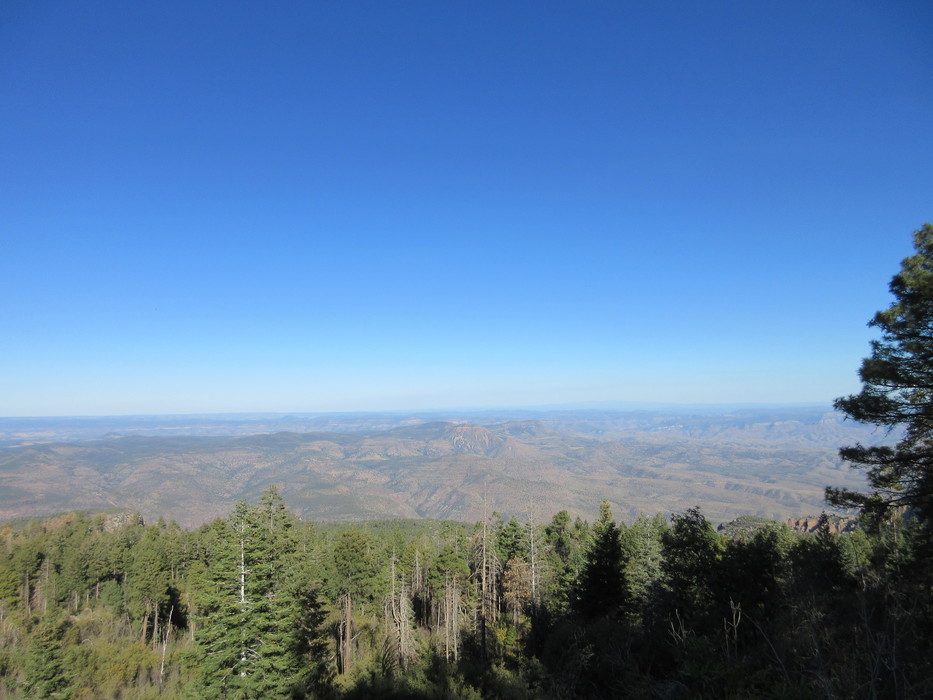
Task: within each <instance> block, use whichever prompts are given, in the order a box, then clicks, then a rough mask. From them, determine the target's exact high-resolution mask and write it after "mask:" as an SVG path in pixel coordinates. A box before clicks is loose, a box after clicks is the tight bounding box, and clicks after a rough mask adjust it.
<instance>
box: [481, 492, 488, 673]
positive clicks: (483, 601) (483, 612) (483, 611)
mask: <svg viewBox="0 0 933 700" xmlns="http://www.w3.org/2000/svg"><path fill="white" fill-rule="evenodd" d="M488 518H489V516H488V515H487V511H486V483H485V482H483V544H482V547H483V557H482V559H483V563H482V567H483V571H482V573H481V582H482V584H481V588H480V606H481V608H480V620H479V624H480V640H481V642H482V645H483V658H484V659H485V658H486V651H487V649H488V647H487V646H486V572H487V567H488V559H487V555H486V531H487V524H488Z"/></svg>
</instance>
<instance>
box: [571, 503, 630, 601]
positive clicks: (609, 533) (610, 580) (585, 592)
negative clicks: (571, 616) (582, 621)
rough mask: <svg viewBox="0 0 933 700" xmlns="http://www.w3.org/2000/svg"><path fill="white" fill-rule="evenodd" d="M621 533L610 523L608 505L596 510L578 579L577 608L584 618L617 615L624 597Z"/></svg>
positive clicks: (613, 522) (610, 514)
mask: <svg viewBox="0 0 933 700" xmlns="http://www.w3.org/2000/svg"><path fill="white" fill-rule="evenodd" d="M622 567H623V562H622V541H621V533H620V531H619V528H618V526H617V525H616V524H615V521H613V519H612V510H611V509H610V508H609V502H608V501H603V502H602V504H601V505H600V507H599V519H598V520H597V521H596V524H595V525H594V526H593V538H592V541H591V543H590V546H589V547H588V548H587V551H586V561H585V563H584V565H583V572H582V574H581V576H580V584H579V590H578V594H577V607H578V609H579V610H580V612H581V614H583V615H584V616H585V617H587V618H596V617H614V616H616V615H618V614H619V612H620V610H621V608H622V604H623V602H624V595H625V577H624V573H623V570H622Z"/></svg>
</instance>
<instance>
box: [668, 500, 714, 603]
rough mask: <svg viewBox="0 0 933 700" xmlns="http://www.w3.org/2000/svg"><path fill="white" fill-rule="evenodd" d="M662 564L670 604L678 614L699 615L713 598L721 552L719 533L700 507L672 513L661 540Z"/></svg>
mask: <svg viewBox="0 0 933 700" xmlns="http://www.w3.org/2000/svg"><path fill="white" fill-rule="evenodd" d="M662 543H663V550H664V562H663V563H662V565H661V568H662V571H663V572H664V576H665V582H666V584H667V586H668V590H669V592H670V593H671V601H670V602H671V604H672V606H673V607H674V609H675V610H678V611H679V612H680V613H695V614H701V613H703V612H704V611H706V610H708V608H709V606H710V604H711V603H712V599H713V587H714V585H715V581H714V576H715V573H716V571H717V563H718V560H719V554H720V552H721V549H720V546H719V536H718V535H717V534H716V531H715V530H713V526H712V525H710V522H709V521H708V520H707V519H706V518H705V517H704V516H703V514H702V513H701V512H700V509H699V508H690V509H688V510H687V511H686V512H685V513H683V514H681V515H675V516H674V517H673V520H672V521H671V529H670V531H669V532H666V533H665V534H664V536H663V539H662Z"/></svg>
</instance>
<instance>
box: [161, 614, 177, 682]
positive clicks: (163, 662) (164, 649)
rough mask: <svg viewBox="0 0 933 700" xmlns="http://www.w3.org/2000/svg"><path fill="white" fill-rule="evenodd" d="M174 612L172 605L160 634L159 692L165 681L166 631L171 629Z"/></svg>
mask: <svg viewBox="0 0 933 700" xmlns="http://www.w3.org/2000/svg"><path fill="white" fill-rule="evenodd" d="M174 612H175V606H174V605H173V606H172V607H171V609H170V610H169V611H168V622H167V623H166V625H165V633H164V634H163V635H162V663H161V664H160V665H159V693H160V694H161V692H162V684H163V683H164V681H165V652H166V650H167V649H168V633H169V632H170V631H171V629H172V614H173V613H174Z"/></svg>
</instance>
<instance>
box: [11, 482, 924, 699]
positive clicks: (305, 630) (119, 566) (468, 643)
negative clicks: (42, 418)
mask: <svg viewBox="0 0 933 700" xmlns="http://www.w3.org/2000/svg"><path fill="white" fill-rule="evenodd" d="M515 525H517V521H516V522H515V524H514V525H513V524H512V521H506V522H502V521H499V526H498V527H497V528H496V529H495V531H494V532H492V533H491V539H490V541H491V542H492V543H494V547H495V548H496V550H497V551H498V552H499V553H500V555H511V558H510V559H509V560H508V563H507V565H506V566H505V568H504V571H503V572H502V576H501V579H498V580H497V583H496V586H495V595H490V596H488V599H487V600H486V601H485V604H486V606H487V608H486V614H487V615H488V617H489V620H488V628H487V632H488V637H490V638H491V641H489V642H488V643H487V645H486V646H485V648H484V646H483V644H482V635H481V628H480V626H479V624H478V623H475V622H474V620H475V619H476V618H477V617H478V612H479V609H480V608H479V605H480V602H481V601H480V598H479V595H478V594H477V593H476V591H475V588H476V571H475V570H474V571H473V575H472V576H471V571H470V567H469V564H468V561H469V556H470V552H469V551H468V542H467V539H466V537H465V536H464V531H465V528H464V526H462V525H458V524H446V525H444V524H437V523H434V524H430V525H428V524H420V525H419V524H416V523H406V524H404V526H402V527H393V526H391V524H381V525H379V526H378V527H371V526H369V525H349V524H343V525H336V524H333V525H327V526H312V525H311V524H309V523H302V522H300V521H299V520H297V519H296V518H295V517H294V516H293V515H292V514H291V513H289V511H288V510H287V509H286V508H285V504H284V502H283V501H282V499H281V496H279V494H278V493H277V492H276V491H275V490H271V489H270V490H269V491H267V492H266V493H265V494H263V497H262V498H261V499H260V501H259V502H258V503H256V504H253V505H251V504H248V503H240V504H238V505H237V506H236V508H235V509H234V511H233V512H232V513H231V514H230V516H229V517H228V518H226V519H223V520H218V521H215V522H214V523H212V524H211V525H209V526H206V527H202V528H199V529H198V530H196V531H194V532H185V531H183V530H181V529H180V528H177V527H175V526H173V525H172V524H170V523H169V524H166V523H162V524H158V525H156V526H150V527H142V526H141V525H139V524H138V523H131V524H127V525H124V526H122V528H120V529H117V530H113V531H111V532H105V531H103V530H102V529H101V527H100V522H99V521H98V520H97V519H93V518H84V517H66V516H61V517H58V518H56V519H55V520H54V521H49V522H46V523H40V524H37V525H35V526H32V527H30V528H26V529H24V530H21V531H18V532H15V533H11V534H10V535H9V538H8V540H7V546H6V549H5V550H0V695H2V696H3V697H9V698H11V700H18V699H19V698H39V697H50V698H73V699H74V700H91V699H96V698H113V699H116V698H122V699H124V700H129V699H132V698H135V699H136V700H142V699H143V698H152V699H153V700H154V699H155V698H173V697H189V698H267V697H270V698H271V697H283V698H289V697H292V698H312V697H321V698H334V699H335V700H336V699H337V698H340V697H343V698H362V697H396V698H480V697H503V698H536V697H554V698H559V697H581V698H585V697H593V698H596V697H668V696H671V695H672V694H673V696H681V697H730V698H739V697H741V698H746V697H749V698H757V697H774V698H778V697H784V698H799V697H855V698H858V697H918V696H923V695H924V694H930V693H931V692H933V681H931V680H930V679H933V622H931V620H933V593H931V591H933V586H931V580H933V564H931V563H930V562H931V561H933V557H931V556H930V555H931V553H930V551H929V541H930V538H929V529H928V528H929V526H928V524H927V523H926V522H925V521H921V520H918V519H916V518H914V519H900V518H896V519H894V520H891V521H889V522H888V523H886V524H884V525H883V527H882V528H881V529H880V530H878V531H877V532H868V531H865V530H860V529H856V530H854V531H852V532H845V533H841V534H840V533H836V532H833V528H832V527H830V525H831V523H830V521H829V519H828V518H824V519H823V522H822V523H821V527H820V528H819V530H818V532H816V533H815V534H812V535H801V534H798V533H794V532H792V531H791V530H790V529H789V528H787V527H786V526H785V525H782V524H778V523H760V522H756V523H754V525H755V527H754V528H751V529H750V530H749V531H748V532H738V533H735V536H734V537H733V538H731V539H730V538H723V537H720V536H718V535H717V534H716V532H714V531H713V529H712V527H711V526H710V524H709V522H708V521H707V520H706V518H705V517H704V516H703V515H702V514H701V513H700V512H699V510H696V509H693V510H689V511H687V512H686V513H683V514H679V515H675V516H674V517H673V519H672V522H671V524H670V525H668V523H667V521H666V519H664V518H662V517H660V516H656V517H653V518H647V517H644V516H643V517H640V518H638V519H637V520H636V521H635V522H634V523H632V524H631V525H629V526H626V525H624V524H621V523H617V522H615V521H614V520H613V517H612V513H611V510H610V508H609V505H608V503H604V504H603V505H602V506H601V508H600V516H599V518H598V519H597V521H596V523H595V524H594V525H593V526H592V528H591V527H589V526H588V525H587V524H586V523H584V522H583V521H579V520H578V521H576V522H571V519H570V518H569V516H568V515H567V514H566V513H558V514H557V515H556V516H555V517H554V518H553V520H552V521H551V522H550V523H549V524H548V525H547V526H545V527H544V528H542V529H541V531H540V533H539V534H541V535H542V538H541V542H540V546H541V551H539V552H538V554H539V555H540V556H541V557H542V560H541V561H540V564H541V569H542V571H543V572H544V579H545V582H546V585H545V594H544V595H542V597H541V600H540V602H539V605H538V606H536V607H535V608H534V609H533V610H532V608H531V606H530V605H529V604H528V595H529V593H528V590H527V588H528V586H527V584H528V572H529V569H530V562H529V561H528V558H529V556H530V552H529V551H528V549H527V542H528V541H529V538H528V537H527V533H528V530H527V529H526V528H522V527H518V528H516V527H515ZM79 554H80V555H82V556H84V555H86V556H87V557H88V559H87V561H93V562H97V563H98V564H99V565H100V566H101V568H100V569H98V568H97V565H98V564H95V565H94V566H93V567H92V566H90V565H87V566H85V562H84V560H82V558H81V556H79ZM393 555H394V560H395V586H396V588H395V597H393V598H391V600H390V602H393V603H394V604H395V605H394V607H393V606H392V605H386V606H385V607H383V605H382V603H383V601H384V598H383V595H384V594H385V593H386V591H387V586H388V581H389V578H390V576H389V573H388V570H387V569H386V566H385V564H386V562H387V561H389V560H390V558H391V557H393ZM445 584H450V586H449V588H448V586H446V585H445ZM403 590H404V591H405V594H404V595H405V596H406V601H410V603H411V606H410V607H406V606H408V602H406V603H405V606H400V605H398V601H399V600H400V599H401V597H402V593H401V591H403ZM342 591H352V595H353V596H354V601H353V611H352V616H353V639H352V640H351V641H352V647H353V649H352V664H350V665H348V667H347V668H342V669H340V670H341V673H340V674H339V675H338V673H337V671H338V666H337V664H336V654H335V652H336V647H337V633H338V620H339V618H340V616H341V614H342V612H343V611H342V609H339V608H337V607H336V605H335V603H336V600H330V598H331V596H332V595H333V596H334V598H336V596H338V595H339V594H340V593H341V592H342ZM416 591H417V593H416ZM571 594H572V595H571ZM574 596H576V597H574ZM568 600H570V601H572V602H573V604H572V605H568V604H567V601H568ZM449 601H455V603H456V610H457V614H458V615H459V618H458V623H457V625H458V632H457V634H458V635H459V643H458V644H457V645H456V651H457V653H456V654H453V653H451V648H452V647H451V645H450V638H449V637H448V638H445V636H444V635H445V632H446V631H447V630H445V627H444V624H445V623H444V620H445V618H444V614H445V612H446V613H447V614H450V612H451V609H450V608H446V609H445V607H444V606H445V604H446V603H447V602H449ZM393 616H395V617H393ZM398 620H404V622H405V624H406V625H407V627H406V635H407V636H406V640H407V641H406V644H407V646H406V652H405V655H404V663H402V662H401V661H399V658H401V657H399V656H396V657H392V655H391V653H390V652H392V650H393V648H392V647H391V646H390V645H387V644H386V643H385V640H386V638H387V635H388V632H389V631H390V630H394V629H395V628H394V627H392V626H393V625H395V624H398ZM144 629H145V633H144V632H143V630H144ZM400 648H401V647H399V649H400ZM678 694H679V695H678Z"/></svg>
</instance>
